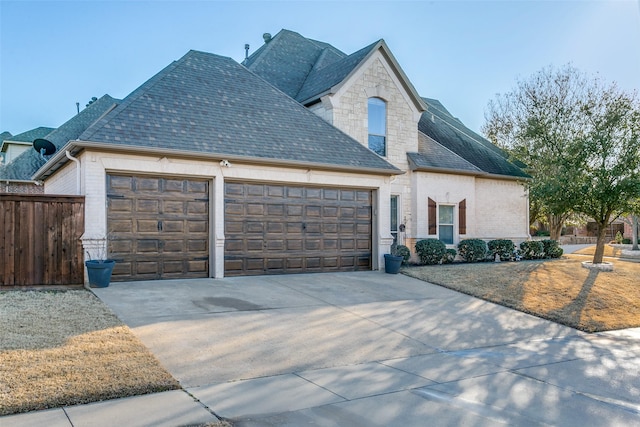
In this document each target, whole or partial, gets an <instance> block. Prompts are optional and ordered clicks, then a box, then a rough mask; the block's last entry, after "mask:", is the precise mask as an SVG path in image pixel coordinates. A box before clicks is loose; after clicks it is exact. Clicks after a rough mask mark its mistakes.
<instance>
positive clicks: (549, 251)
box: [540, 240, 564, 258]
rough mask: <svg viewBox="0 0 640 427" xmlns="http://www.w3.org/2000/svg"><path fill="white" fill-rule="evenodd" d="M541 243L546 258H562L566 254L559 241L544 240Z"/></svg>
mask: <svg viewBox="0 0 640 427" xmlns="http://www.w3.org/2000/svg"><path fill="white" fill-rule="evenodd" d="M540 243H542V250H543V251H544V256H545V258H560V257H561V256H562V254H563V253H564V251H563V250H562V248H561V247H560V245H558V241H557V240H542V241H541V242H540Z"/></svg>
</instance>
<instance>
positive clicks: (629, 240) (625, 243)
mask: <svg viewBox="0 0 640 427" xmlns="http://www.w3.org/2000/svg"><path fill="white" fill-rule="evenodd" d="M622 244H623V245H630V244H631V239H628V238H626V237H625V238H624V239H622Z"/></svg>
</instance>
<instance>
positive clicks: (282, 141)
mask: <svg viewBox="0 0 640 427" xmlns="http://www.w3.org/2000/svg"><path fill="white" fill-rule="evenodd" d="M81 139H82V140H83V141H86V142H87V143H92V142H93V143H100V144H104V143H107V144H109V145H112V146H114V147H117V146H127V147H138V148H141V149H152V150H153V149H158V150H171V151H173V152H181V153H192V154H195V155H206V156H223V157H226V158H230V159H236V160H238V159H246V160H247V161H249V160H253V161H255V160H256V159H259V160H262V161H269V160H272V161H277V162H282V161H284V162H289V163H292V164H309V165H311V164H312V165H316V166H321V165H324V166H325V167H328V168H349V169H351V170H357V169H362V170H365V169H366V170H370V171H373V170H375V171H378V172H385V173H389V174H395V173H399V170H398V169H397V168H395V167H394V166H392V165H391V164H389V163H387V162H386V161H385V160H384V159H382V158H380V157H379V156H377V155H376V154H374V153H372V152H371V151H370V150H368V149H367V148H365V147H364V146H362V145H361V144H359V143H358V142H357V141H355V140H354V139H352V138H351V137H349V136H348V135H346V134H345V133H343V132H341V131H339V130H338V129H336V128H335V127H333V126H331V125H330V124H329V123H327V122H325V121H324V120H322V119H321V118H320V117H318V116H316V115H315V114H314V113H313V112H311V111H309V110H307V109H306V108H305V107H303V106H302V105H300V104H299V103H298V102H296V101H295V100H294V99H292V98H290V97H289V96H287V95H285V94H283V93H282V92H281V91H279V90H278V89H276V88H275V87H273V86H272V85H270V84H269V83H267V82H266V81H265V80H263V79H261V78H260V77H258V76H256V75H255V74H253V73H251V72H250V71H248V70H247V69H246V68H245V67H243V66H241V65H240V64H238V63H236V62H235V61H233V60H232V59H230V58H226V57H222V56H218V55H214V54H210V53H205V52H198V51H190V52H188V53H187V54H186V55H185V56H184V57H182V58H181V59H180V60H178V61H176V62H175V63H173V64H172V65H170V66H169V67H166V68H165V69H164V70H162V71H161V72H160V73H158V74H157V75H156V76H154V77H153V78H151V79H150V80H149V81H147V82H146V83H145V84H143V85H142V86H141V87H140V88H138V89H136V90H135V91H134V92H132V94H131V95H129V96H127V97H126V98H125V99H124V100H123V101H122V103H121V104H120V105H119V106H118V107H117V108H115V109H114V110H113V111H111V112H110V113H109V114H108V115H106V116H105V117H104V118H103V119H102V120H100V121H99V122H98V123H96V124H95V125H94V126H92V127H91V128H90V129H88V130H87V131H86V132H84V133H83V134H82V135H81Z"/></svg>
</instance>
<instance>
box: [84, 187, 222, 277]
mask: <svg viewBox="0 0 640 427" xmlns="http://www.w3.org/2000/svg"><path fill="white" fill-rule="evenodd" d="M107 205H108V206H107V226H108V230H109V258H112V259H115V260H116V266H115V268H114V270H113V280H114V281H122V280H148V279H171V278H192V277H208V276H209V185H208V182H207V181H198V180H189V179H183V178H162V177H151V176H124V175H107ZM87 221H90V219H89V218H87Z"/></svg>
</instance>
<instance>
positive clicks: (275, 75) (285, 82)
mask: <svg viewBox="0 0 640 427" xmlns="http://www.w3.org/2000/svg"><path fill="white" fill-rule="evenodd" d="M345 56H346V55H345V54H344V53H343V52H341V51H340V50H338V49H336V48H335V47H333V46H331V45H329V44H327V43H322V42H318V41H316V40H311V39H307V38H305V37H303V36H301V35H300V34H298V33H296V32H294V31H289V30H281V31H280V32H279V33H278V34H276V35H275V37H273V38H272V39H271V40H270V41H268V42H267V43H265V44H264V45H262V46H261V47H260V49H258V50H257V51H256V52H254V53H253V54H252V55H251V56H249V58H247V59H246V60H245V61H244V62H243V64H244V65H245V66H246V67H247V68H248V69H249V70H251V71H253V72H254V73H256V74H257V75H259V76H260V77H262V78H263V79H265V80H267V81H268V82H269V83H271V84H272V85H274V86H275V87H277V88H278V89H280V90H281V91H283V92H284V93H286V94H287V95H289V96H290V97H292V98H295V97H296V95H297V94H298V92H299V91H300V89H301V88H302V86H303V85H304V82H305V80H306V79H307V76H308V74H309V73H310V72H311V71H312V70H313V68H314V66H315V65H316V63H318V62H319V63H320V64H321V65H326V64H329V63H331V62H334V61H336V60H339V59H341V58H344V57H345Z"/></svg>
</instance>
